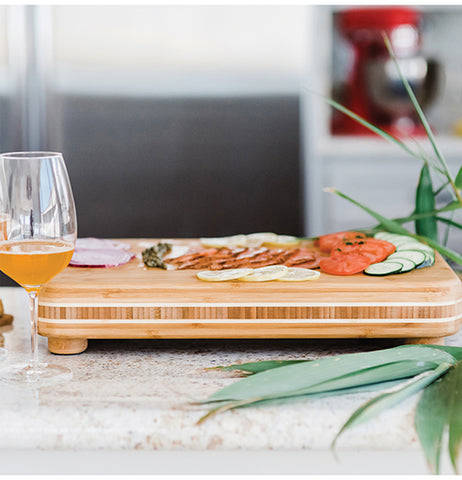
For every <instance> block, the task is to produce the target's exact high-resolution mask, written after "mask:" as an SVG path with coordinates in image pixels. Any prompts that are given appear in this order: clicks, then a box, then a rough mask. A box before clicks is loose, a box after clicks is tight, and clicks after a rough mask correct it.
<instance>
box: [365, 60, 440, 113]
mask: <svg viewBox="0 0 462 480" xmlns="http://www.w3.org/2000/svg"><path fill="white" fill-rule="evenodd" d="M398 62H399V66H400V69H401V72H402V74H403V76H404V77H405V78H406V79H407V81H408V82H409V84H410V85H411V88H412V90H413V91H414V94H415V96H416V98H417V101H418V102H419V104H420V106H421V107H422V108H425V107H427V106H428V105H429V104H430V103H431V102H432V101H433V99H434V98H435V97H436V93H437V90H438V83H439V82H438V77H439V65H438V63H437V62H435V61H434V60H426V59H425V58H423V57H420V56H414V57H409V58H400V59H398ZM365 76H366V85H367V95H368V97H369V99H370V102H371V104H372V105H373V106H374V109H375V110H376V111H380V113H382V114H385V115H387V116H389V117H390V118H391V119H398V118H402V117H410V116H412V115H413V114H414V112H415V110H414V106H413V105H412V102H411V100H410V98H409V95H408V94H407V92H406V89H405V87H404V85H403V82H402V81H401V78H400V76H399V73H398V70H397V68H396V65H395V64H394V62H393V60H391V59H387V58H384V59H377V60H371V61H369V62H368V63H367V65H365Z"/></svg>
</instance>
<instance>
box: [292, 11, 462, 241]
mask: <svg viewBox="0 0 462 480" xmlns="http://www.w3.org/2000/svg"><path fill="white" fill-rule="evenodd" d="M335 11H336V10H335V8H334V7H324V6H322V7H312V14H311V15H310V22H311V25H310V28H309V30H308V31H309V35H310V39H309V42H308V44H309V45H310V46H311V48H310V51H311V54H310V58H309V60H308V66H307V81H306V88H304V89H303V92H302V100H301V111H302V136H301V138H302V157H303V166H304V170H303V179H304V219H305V234H306V235H309V236H312V235H319V234H322V233H327V232H331V231H337V230H344V229H352V228H355V227H364V226H372V225H374V224H376V222H375V221H374V220H373V219H372V218H371V217H370V216H369V215H367V214H366V213H365V212H363V211H362V210H361V209H359V208H358V207H356V206H354V205H352V204H350V203H349V202H347V201H346V200H344V199H341V198H339V197H337V196H335V195H333V194H331V193H325V192H323V187H336V188H337V189H338V190H340V191H342V192H344V193H345V194H347V195H349V196H351V197H353V198H355V199H356V200H358V201H360V202H361V203H364V204H367V205H368V206H369V207H371V208H373V209H375V210H376V211H378V212H380V213H383V214H384V215H386V216H390V217H398V216H406V215H407V214H410V213H411V212H412V210H413V208H414V196H415V187H416V185H417V182H418V177H419V171H420V169H421V166H422V164H421V162H420V161H419V160H417V159H415V158H413V157H412V156H410V155H409V154H407V153H405V152H404V151H402V150H401V149H400V148H399V147H398V146H396V145H394V144H391V143H388V142H387V141H385V140H383V139H381V138H379V137H376V136H370V137H368V136H365V137H361V136H334V135H331V133H330V107H329V106H328V104H327V103H326V102H325V101H324V100H323V99H322V98H321V97H320V96H319V95H318V94H321V95H325V96H330V94H331V88H332V58H333V55H332V50H333V49H334V48H336V44H335V42H334V40H333V39H334V30H333V17H334V14H335ZM425 18H427V24H428V23H430V26H431V27H432V28H433V30H431V31H430V34H431V35H430V34H429V36H430V37H431V38H432V41H433V47H432V50H431V54H432V55H433V57H435V56H437V55H438V53H439V50H438V49H435V39H436V38H440V39H441V48H442V49H443V48H444V45H445V44H444V42H447V41H448V38H450V36H451V35H450V34H448V32H447V31H446V32H445V33H444V34H442V35H441V36H438V32H437V31H434V30H435V29H440V30H444V29H445V25H446V28H451V29H453V38H455V37H457V36H459V31H462V7H458V8H456V7H452V9H445V7H441V9H438V8H437V7H431V8H428V9H427V11H426V12H425ZM454 18H457V19H458V20H459V21H460V30H457V29H455V20H454ZM424 33H425V32H424ZM459 50H460V49H459ZM424 52H425V49H424ZM441 52H442V53H441V58H439V59H438V60H440V61H441V62H445V61H446V60H447V59H449V58H451V59H452V60H451V62H453V63H452V64H450V65H449V66H450V68H451V69H452V70H451V71H447V72H446V77H445V78H446V81H445V84H444V87H445V88H444V89H442V90H441V92H440V94H439V96H438V99H437V100H436V101H435V104H434V105H433V106H432V108H431V110H429V112H428V115H429V118H430V121H431V122H432V124H433V125H434V126H436V129H437V131H438V132H440V134H437V141H438V145H439V147H440V149H441V150H442V152H443V154H444V155H445V157H446V160H447V162H448V164H449V166H450V170H451V171H452V172H453V173H454V174H455V173H457V171H458V169H459V167H460V165H462V137H457V136H455V135H452V134H451V131H450V130H451V128H452V127H451V125H452V126H453V125H454V123H455V122H456V121H457V114H460V115H461V117H462V103H459V107H461V108H460V111H457V109H456V105H454V104H455V103H457V102H460V99H459V98H458V97H457V93H456V92H455V91H454V88H453V87H451V85H452V83H451V82H453V79H454V77H457V75H458V72H456V71H455V69H454V68H453V67H454V65H455V63H454V62H455V61H454V58H455V56H456V53H458V55H459V61H460V65H461V66H462V51H459V52H452V54H451V55H450V54H449V53H448V52H447V50H445V51H442V50H441ZM448 62H449V61H448ZM449 63H450V62H449ZM453 83H454V82H453ZM459 88H460V89H461V92H462V86H460V87H459ZM313 92H316V93H313ZM451 98H452V107H451V109H450V114H451V119H450V121H449V120H448V118H446V119H445V122H441V121H439V119H441V118H444V117H445V116H444V111H445V109H446V110H447V111H448V112H449V109H448V107H447V105H450V104H451ZM417 140H418V142H419V143H420V144H421V145H422V146H423V148H424V149H425V150H427V151H431V145H430V144H429V142H428V141H427V140H426V139H424V138H418V139H417ZM408 145H409V146H410V147H415V143H414V141H413V140H412V139H410V140H409V142H408ZM434 183H435V187H437V186H438V179H434ZM442 197H443V198H439V199H438V200H439V203H441V204H444V203H445V202H447V201H449V200H450V198H449V196H446V197H444V196H442ZM455 219H456V220H457V216H456V217H455ZM459 221H460V219H459ZM409 226H410V227H411V225H409ZM458 237H459V238H458ZM458 244H461V245H462V235H459V236H457V235H455V236H453V238H452V239H451V241H450V245H452V246H453V247H457V245H458ZM459 250H460V248H459Z"/></svg>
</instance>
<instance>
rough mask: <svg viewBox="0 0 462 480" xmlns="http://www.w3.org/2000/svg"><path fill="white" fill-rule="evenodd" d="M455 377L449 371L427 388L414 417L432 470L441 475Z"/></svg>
mask: <svg viewBox="0 0 462 480" xmlns="http://www.w3.org/2000/svg"><path fill="white" fill-rule="evenodd" d="M453 380H454V376H453V375H452V371H449V372H448V373H447V374H446V375H445V376H444V377H441V378H439V379H438V380H437V381H436V382H434V383H433V384H432V385H430V386H429V387H427V388H426V389H425V391H424V392H423V394H422V396H421V397H420V400H419V403H418V404H417V409H416V413H415V417H414V423H415V428H416V431H417V435H418V436H419V441H420V444H421V445H422V449H423V451H424V454H425V458H426V460H427V462H428V465H429V466H430V469H431V470H432V471H433V472H435V473H439V470H440V456H441V446H442V438H443V432H444V428H445V426H446V424H447V423H448V420H449V415H450V411H451V401H452V390H453Z"/></svg>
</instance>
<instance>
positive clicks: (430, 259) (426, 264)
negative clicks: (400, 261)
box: [416, 252, 435, 268]
mask: <svg viewBox="0 0 462 480" xmlns="http://www.w3.org/2000/svg"><path fill="white" fill-rule="evenodd" d="M424 253H425V252H424ZM434 263H435V257H431V256H428V257H427V259H426V260H425V262H424V263H422V264H421V265H419V266H418V267H416V268H425V267H431V266H432V265H433V264H434Z"/></svg>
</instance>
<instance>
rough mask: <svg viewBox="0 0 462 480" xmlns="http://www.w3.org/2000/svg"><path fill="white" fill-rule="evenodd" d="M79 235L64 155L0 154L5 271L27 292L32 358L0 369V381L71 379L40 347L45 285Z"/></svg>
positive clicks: (0, 246) (0, 243)
mask: <svg viewBox="0 0 462 480" xmlns="http://www.w3.org/2000/svg"><path fill="white" fill-rule="evenodd" d="M76 237H77V219H76V213H75V205H74V198H73V195H72V190H71V186H70V182H69V177H68V175H67V170H66V166H65V164H64V160H63V157H62V155H61V154H60V153H51V152H18V153H4V154H1V155H0V270H2V272H4V273H5V274H6V275H8V276H9V277H11V278H12V279H13V280H15V281H16V282H17V283H19V284H20V285H21V286H22V287H23V288H24V289H25V290H26V292H27V293H28V296H29V304H30V314H31V356H30V361H29V363H28V364H21V365H11V366H8V367H6V368H4V369H2V370H1V371H0V381H1V380H3V381H8V382H10V383H23V382H25V381H32V382H35V383H37V382H40V381H42V380H43V381H45V380H49V379H53V380H55V379H61V378H70V377H71V376H72V372H71V371H70V370H69V369H68V368H65V367H63V366H61V365H50V364H47V363H41V362H40V361H39V357H38V348H37V337H38V335H37V319H38V295H39V292H40V289H41V288H42V287H43V285H45V284H46V283H47V282H49V281H50V280H51V279H52V278H53V277H54V276H56V275H58V273H60V272H61V271H62V270H64V268H65V267H66V266H67V264H68V263H69V261H70V259H71V257H72V254H73V251H74V245H75V240H76Z"/></svg>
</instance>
